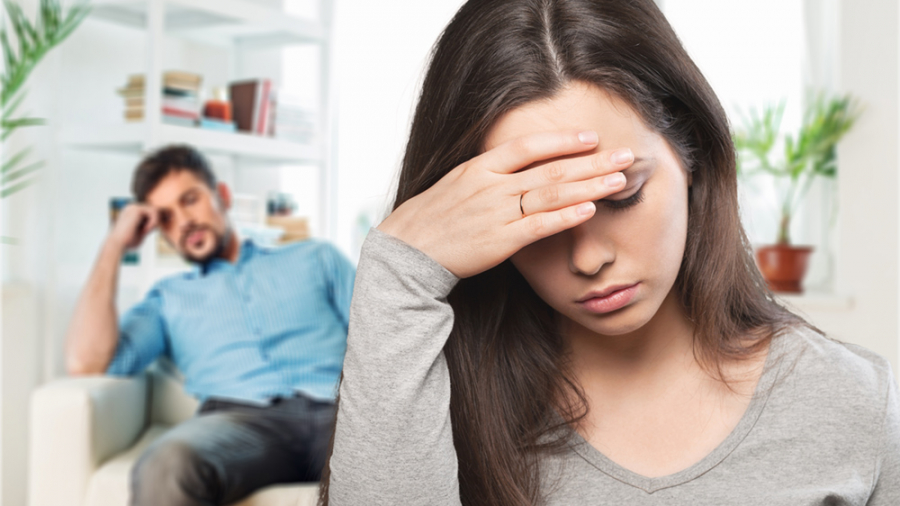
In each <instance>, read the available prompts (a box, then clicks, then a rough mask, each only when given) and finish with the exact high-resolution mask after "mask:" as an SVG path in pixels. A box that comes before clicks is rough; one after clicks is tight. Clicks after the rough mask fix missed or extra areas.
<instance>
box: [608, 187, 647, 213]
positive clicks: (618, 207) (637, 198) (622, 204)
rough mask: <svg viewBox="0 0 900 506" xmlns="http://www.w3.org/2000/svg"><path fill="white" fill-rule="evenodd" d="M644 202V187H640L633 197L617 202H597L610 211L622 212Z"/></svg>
mask: <svg viewBox="0 0 900 506" xmlns="http://www.w3.org/2000/svg"><path fill="white" fill-rule="evenodd" d="M643 201H644V187H643V186H642V187H641V188H640V189H639V190H638V191H636V192H635V193H634V195H632V196H630V197H628V198H624V199H619V200H609V199H600V200H598V201H597V202H598V203H600V204H603V206H604V207H606V208H608V209H609V210H611V211H624V210H625V209H628V208H629V207H632V206H635V205H637V204H640V203H641V202H643Z"/></svg>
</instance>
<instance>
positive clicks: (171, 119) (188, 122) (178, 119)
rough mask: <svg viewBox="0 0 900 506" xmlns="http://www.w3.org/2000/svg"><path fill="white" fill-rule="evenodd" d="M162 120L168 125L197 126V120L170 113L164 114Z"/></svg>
mask: <svg viewBox="0 0 900 506" xmlns="http://www.w3.org/2000/svg"><path fill="white" fill-rule="evenodd" d="M162 122H163V123H165V124H167V125H175V126H183V127H192V128H193V127H195V126H197V120H196V119H191V118H185V117H182V116H172V115H169V114H163V117H162Z"/></svg>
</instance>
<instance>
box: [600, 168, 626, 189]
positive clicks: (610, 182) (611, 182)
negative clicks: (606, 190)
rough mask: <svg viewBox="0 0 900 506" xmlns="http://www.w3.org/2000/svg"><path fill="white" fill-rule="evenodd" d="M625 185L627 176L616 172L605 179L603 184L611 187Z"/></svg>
mask: <svg viewBox="0 0 900 506" xmlns="http://www.w3.org/2000/svg"><path fill="white" fill-rule="evenodd" d="M624 183H625V174H622V173H621V172H616V173H615V174H610V175H608V176H606V177H604V178H603V184H605V185H606V186H609V187H611V188H612V187H616V186H619V185H622V184H624Z"/></svg>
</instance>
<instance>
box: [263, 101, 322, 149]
mask: <svg viewBox="0 0 900 506" xmlns="http://www.w3.org/2000/svg"><path fill="white" fill-rule="evenodd" d="M274 116H275V117H274V118H273V131H274V132H273V133H274V137H275V138H276V139H281V140H285V141H290V142H297V143H300V144H309V143H311V142H312V141H313V137H314V136H315V133H316V121H317V115H316V111H315V109H313V108H311V107H306V106H304V104H303V102H302V101H301V100H299V99H297V98H296V97H290V96H288V95H287V94H284V93H282V94H280V95H279V97H278V102H277V103H276V104H275V114H274Z"/></svg>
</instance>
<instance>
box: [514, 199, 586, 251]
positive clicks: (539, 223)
mask: <svg viewBox="0 0 900 506" xmlns="http://www.w3.org/2000/svg"><path fill="white" fill-rule="evenodd" d="M596 210H597V206H596V205H594V203H593V202H584V203H581V204H576V205H574V206H569V207H565V208H563V209H558V210H556V211H548V212H544V213H537V214H532V215H530V216H526V217H524V218H522V219H521V220H517V221H515V222H513V223H510V224H509V226H508V227H507V230H508V231H509V233H510V234H511V237H510V239H511V241H510V242H511V243H512V244H514V245H515V246H516V250H517V251H518V250H519V249H521V248H524V247H525V246H527V245H529V244H531V243H533V242H535V241H538V240H540V239H543V238H545V237H550V236H551V235H553V234H557V233H559V232H562V231H563V230H568V229H570V228H572V227H575V226H577V225H580V224H582V223H584V222H585V221H587V220H589V219H591V216H593V215H594V212H596Z"/></svg>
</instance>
